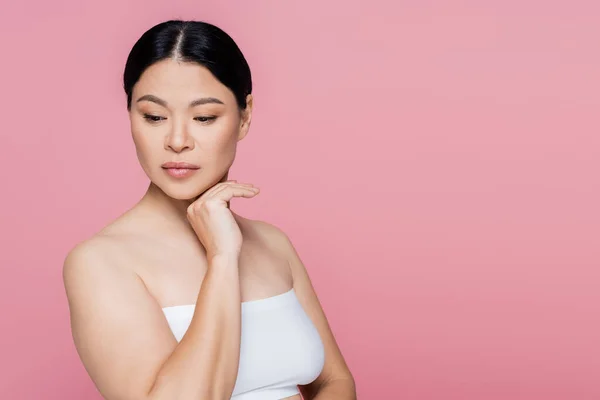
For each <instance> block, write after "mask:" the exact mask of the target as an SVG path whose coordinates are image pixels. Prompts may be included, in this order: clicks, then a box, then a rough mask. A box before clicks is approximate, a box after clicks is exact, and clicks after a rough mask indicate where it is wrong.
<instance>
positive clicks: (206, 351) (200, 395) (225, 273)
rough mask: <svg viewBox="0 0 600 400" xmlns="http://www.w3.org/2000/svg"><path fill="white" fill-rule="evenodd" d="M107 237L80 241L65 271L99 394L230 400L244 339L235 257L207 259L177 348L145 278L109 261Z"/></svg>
mask: <svg viewBox="0 0 600 400" xmlns="http://www.w3.org/2000/svg"><path fill="white" fill-rule="evenodd" d="M106 240H107V239H98V238H95V239H91V240H90V241H88V242H84V243H81V244H79V245H78V246H76V247H75V248H74V249H73V250H72V251H71V252H70V253H69V255H68V256H67V257H66V259H65V262H64V267H63V276H64V284H65V289H66V291H67V297H68V299H69V307H70V313H71V327H72V333H73V339H74V342H75V346H76V348H77V351H78V353H79V355H80V357H81V360H82V362H83V364H84V366H85V368H86V370H87V371H88V374H89V375H90V377H91V378H92V380H93V381H94V383H95V385H96V387H97V388H98V390H99V391H100V393H101V394H102V395H103V396H104V397H105V398H106V399H108V400H173V399H180V400H188V399H189V400H192V399H193V400H197V399H211V400H212V399H229V398H230V397H231V393H232V392H233V388H234V385H235V381H236V379H237V370H238V363H239V347H240V334H241V332H240V331H241V315H240V314H241V305H240V291H239V272H238V265H237V263H238V260H237V257H224V256H219V257H215V258H214V259H211V260H209V265H208V270H207V272H206V274H205V277H204V280H203V283H202V286H201V290H200V291H199V294H198V298H197V304H196V309H195V312H194V316H193V318H192V322H191V324H190V327H189V328H188V331H187V332H186V334H185V335H184V336H183V338H182V339H181V341H180V342H179V343H177V340H176V339H175V337H174V336H173V334H172V333H171V330H170V328H169V326H168V324H167V321H166V319H165V317H164V314H163V312H162V309H161V307H160V306H159V305H158V303H157V302H156V301H155V300H154V298H153V297H152V296H151V295H150V294H149V293H148V291H147V289H146V287H145V285H144V283H143V282H142V281H141V279H140V278H139V277H138V276H137V275H136V274H135V273H134V272H133V271H132V270H131V269H130V268H126V267H123V266H121V265H119V263H118V261H117V260H114V259H110V256H109V254H111V251H110V250H111V249H110V247H112V246H107V244H106Z"/></svg>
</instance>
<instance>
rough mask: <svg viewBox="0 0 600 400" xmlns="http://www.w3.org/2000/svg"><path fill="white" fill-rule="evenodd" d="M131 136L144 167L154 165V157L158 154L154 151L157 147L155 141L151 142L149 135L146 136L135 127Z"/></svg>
mask: <svg viewBox="0 0 600 400" xmlns="http://www.w3.org/2000/svg"><path fill="white" fill-rule="evenodd" d="M131 136H132V138H133V143H134V145H135V151H136V153H137V156H138V159H139V160H140V163H141V164H142V165H144V166H146V165H149V164H152V159H153V155H154V154H155V153H156V150H155V149H154V148H155V147H156V143H154V142H155V140H151V137H150V136H149V135H147V134H144V132H143V131H140V130H139V129H135V127H134V129H132V133H131Z"/></svg>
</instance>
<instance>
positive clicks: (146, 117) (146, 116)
mask: <svg viewBox="0 0 600 400" xmlns="http://www.w3.org/2000/svg"><path fill="white" fill-rule="evenodd" d="M154 118H162V119H163V120H164V119H166V118H164V117H161V116H158V115H151V114H144V119H145V120H146V121H148V122H150V123H151V124H156V123H157V122H160V120H156V119H154ZM197 118H203V119H205V120H206V121H198V120H197ZM216 118H217V117H215V116H211V117H196V118H194V119H195V120H196V121H198V122H201V123H208V122H210V121H213V120H215V119H216Z"/></svg>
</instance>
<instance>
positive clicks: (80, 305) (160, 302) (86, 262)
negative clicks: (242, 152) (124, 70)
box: [63, 59, 356, 400]
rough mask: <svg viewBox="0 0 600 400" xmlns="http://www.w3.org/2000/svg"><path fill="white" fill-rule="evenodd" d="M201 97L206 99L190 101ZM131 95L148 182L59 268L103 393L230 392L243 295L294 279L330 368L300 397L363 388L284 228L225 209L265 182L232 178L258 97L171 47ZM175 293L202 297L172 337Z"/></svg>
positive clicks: (145, 396) (151, 396)
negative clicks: (174, 168) (242, 100)
mask: <svg viewBox="0 0 600 400" xmlns="http://www.w3.org/2000/svg"><path fill="white" fill-rule="evenodd" d="M149 96H150V97H149ZM142 97H144V99H143V100H141V101H138V99H140V98H142ZM199 98H204V99H211V100H208V101H207V100H205V101H201V102H199V103H200V104H197V105H195V106H193V107H190V103H191V102H192V101H194V100H196V99H199ZM132 99H133V100H132V106H131V110H130V112H129V117H130V121H131V132H132V137H133V140H134V143H135V148H136V153H137V156H138V159H139V161H140V165H141V166H142V168H143V170H144V171H145V173H146V174H147V175H148V177H149V178H150V184H149V187H148V190H147V191H146V193H145V194H144V196H143V197H142V198H141V200H140V201H139V202H137V203H136V204H135V205H134V206H133V207H132V208H130V209H129V210H127V211H126V212H125V213H123V214H122V215H121V216H119V217H118V218H117V219H116V220H114V221H112V222H111V223H110V224H109V225H108V226H106V227H105V228H103V229H102V230H101V231H99V232H98V233H96V234H95V235H94V236H92V237H91V238H89V239H87V240H85V241H83V242H81V243H79V244H77V245H76V246H75V247H74V248H73V249H72V250H71V251H70V252H69V254H68V255H67V257H66V258H65V262H64V267H63V276H64V284H65V289H66V292H67V297H68V300H69V308H70V313H71V329H72V333H73V339H74V343H75V346H76V349H77V352H78V353H79V356H80V357H81V360H82V362H83V365H84V366H85V368H86V370H87V371H88V373H89V375H90V377H91V379H92V380H93V381H94V383H95V385H96V387H97V388H98V390H99V391H100V393H101V394H102V395H103V396H104V398H106V399H108V400H134V399H135V400H163V399H164V400H167V399H168V400H172V399H181V400H188V399H189V400H192V399H194V400H197V399H229V398H230V396H231V392H232V390H233V387H234V384H235V381H236V378H237V369H238V363H239V344H240V334H241V310H240V302H242V301H251V300H258V299H263V298H267V297H271V296H275V295H278V294H281V293H284V292H286V291H288V290H290V289H291V288H292V287H293V288H294V290H295V292H296V295H297V296H298V299H299V301H300V303H301V304H302V306H303V307H304V309H305V310H306V313H307V314H308V316H309V317H310V318H311V320H312V321H313V323H314V324H315V326H316V328H317V330H318V331H319V333H320V335H321V338H322V340H323V344H324V346H325V366H324V368H323V372H322V373H321V375H320V376H319V377H318V378H317V379H316V380H315V381H314V382H312V383H311V384H309V385H305V386H300V390H301V393H302V395H303V397H304V398H305V399H315V400H327V399H330V400H333V399H336V400H338V399H339V400H353V399H356V389H355V383H354V379H353V377H352V375H351V373H350V371H349V369H348V366H347V364H346V362H345V360H344V358H343V356H342V354H341V352H340V349H339V347H338V345H337V344H336V341H335V339H334V336H333V333H332V331H331V329H330V326H329V324H328V322H327V319H326V317H325V314H324V312H323V309H322V307H321V305H320V303H319V300H318V298H317V295H316V293H315V291H314V288H313V286H312V284H311V281H310V278H309V276H308V273H307V271H306V268H305V267H304V265H303V263H302V261H301V260H300V257H299V255H298V253H297V252H296V250H295V249H294V246H293V245H292V243H291V242H290V240H289V238H288V236H287V235H286V234H285V233H284V232H283V231H282V230H281V229H279V228H277V227H276V226H274V225H272V224H269V223H267V222H264V221H259V220H251V219H247V218H244V217H242V216H240V215H238V214H236V213H235V212H233V211H232V210H231V209H230V207H229V205H230V200H231V199H232V198H234V197H237V198H244V199H248V200H249V199H251V198H253V197H255V196H256V195H258V193H259V190H258V188H256V187H255V186H254V185H253V184H250V183H239V182H237V181H235V180H228V171H229V168H230V167H231V165H232V163H233V161H234V158H235V153H236V148H237V143H238V142H239V141H240V140H242V139H243V138H244V137H245V136H246V134H247V133H248V129H249V126H250V122H251V118H252V107H253V99H252V95H248V97H247V99H246V100H247V104H248V106H247V108H246V110H243V111H240V110H239V108H238V107H237V104H236V101H235V97H234V95H233V93H232V92H231V91H230V90H229V89H228V88H227V87H226V86H224V85H223V84H222V83H220V82H219V81H218V80H217V79H216V78H215V77H214V76H213V75H212V74H211V73H210V72H209V71H208V70H207V69H206V68H204V67H202V66H200V65H198V64H193V63H184V62H181V61H178V60H174V59H169V60H163V61H160V62H158V63H156V64H154V65H152V66H150V67H149V68H148V69H147V70H146V71H145V72H144V73H143V75H142V76H141V78H140V80H139V81H138V83H137V84H136V85H135V87H134V89H133V96H132ZM214 99H217V100H214ZM167 161H184V162H189V163H193V164H196V165H198V166H200V169H199V170H197V171H196V172H195V173H194V174H193V175H192V176H189V177H187V178H184V179H176V178H173V177H171V176H169V175H168V174H167V173H166V172H165V171H164V170H163V169H162V168H161V164H162V163H164V162H167ZM250 201H251V200H250ZM181 304H196V308H195V311H194V316H193V319H192V322H191V324H190V327H189V329H188V331H187V332H186V334H185V335H184V337H183V338H182V339H181V341H180V342H179V343H178V342H177V340H176V339H175V337H174V336H173V334H172V332H171V330H170V328H169V326H168V324H167V321H166V319H165V316H164V313H163V311H162V307H168V306H173V305H181ZM287 399H293V400H300V396H297V395H296V396H292V397H289V398H287Z"/></svg>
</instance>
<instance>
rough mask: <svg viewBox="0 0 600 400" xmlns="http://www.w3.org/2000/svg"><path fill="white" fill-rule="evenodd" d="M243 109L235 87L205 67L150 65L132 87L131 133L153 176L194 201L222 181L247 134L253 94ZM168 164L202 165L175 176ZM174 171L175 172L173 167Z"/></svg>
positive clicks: (172, 194)
mask: <svg viewBox="0 0 600 400" xmlns="http://www.w3.org/2000/svg"><path fill="white" fill-rule="evenodd" d="M247 102H248V106H247V109H246V110H245V111H244V112H242V113H240V111H239V108H238V106H237V103H236V100H235V97H234V95H233V93H232V92H231V90H229V88H227V87H226V86H224V85H223V84H222V83H221V82H219V81H218V80H217V79H216V78H215V77H214V76H213V75H212V74H211V72H210V71H209V70H208V69H206V68H205V67H203V66H201V65H198V64H195V63H187V62H178V61H174V60H171V59H167V60H162V61H159V62H157V63H155V64H153V65H151V66H150V67H148V68H147V69H146V70H145V71H144V73H143V74H142V76H141V77H140V79H139V81H138V82H137V83H136V84H135V86H134V87H133V93H132V100H131V109H130V112H129V118H130V121H131V133H132V136H133V141H134V143H135V148H136V152H137V156H138V159H139V161H140V164H141V166H142V168H143V169H144V172H145V173H146V175H148V177H149V178H150V180H151V181H152V182H153V183H154V184H155V185H156V186H158V187H159V188H160V189H162V190H163V192H165V193H166V194H167V195H168V196H170V197H172V198H175V199H180V200H183V199H186V200H187V199H193V198H195V197H197V196H198V195H199V194H201V193H202V192H204V191H205V190H207V189H208V188H210V187H211V186H213V185H215V184H216V183H218V182H219V181H220V180H221V178H222V177H223V176H224V175H225V174H226V173H227V171H228V170H229V167H231V164H232V163H233V160H234V158H235V152H236V147H237V142H238V141H239V140H241V139H243V138H244V136H246V134H247V132H248V127H249V125H250V119H251V112H252V96H251V95H248V97H247ZM166 162H186V163H190V164H194V165H196V166H198V167H199V168H198V169H195V170H193V171H192V173H191V174H189V175H187V176H184V177H174V176H172V175H171V174H169V170H168V169H166V168H163V166H162V165H163V164H164V163H166ZM170 172H171V173H175V172H174V171H173V170H171V171H170Z"/></svg>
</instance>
